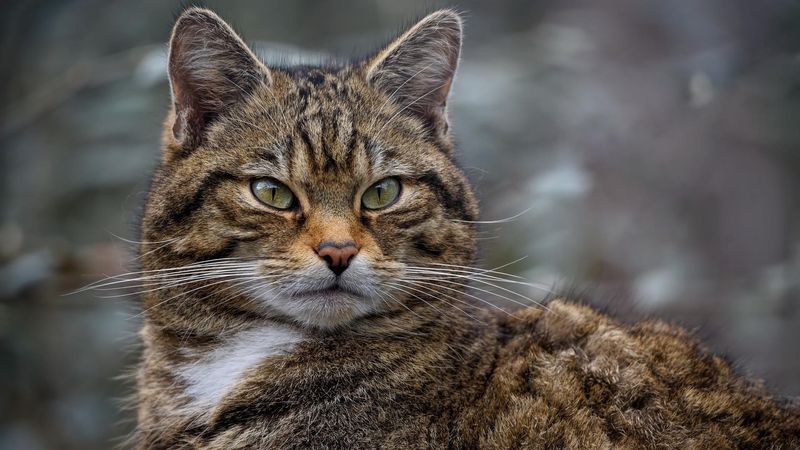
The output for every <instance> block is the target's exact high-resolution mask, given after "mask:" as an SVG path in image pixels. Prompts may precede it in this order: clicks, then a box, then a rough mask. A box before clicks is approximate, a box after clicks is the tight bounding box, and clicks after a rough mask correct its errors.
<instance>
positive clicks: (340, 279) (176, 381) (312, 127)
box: [128, 8, 800, 449]
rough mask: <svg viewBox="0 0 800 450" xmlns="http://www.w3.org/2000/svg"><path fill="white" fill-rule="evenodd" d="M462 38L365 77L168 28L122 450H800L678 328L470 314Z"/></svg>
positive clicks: (193, 14)
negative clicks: (163, 105)
mask: <svg viewBox="0 0 800 450" xmlns="http://www.w3.org/2000/svg"><path fill="white" fill-rule="evenodd" d="M461 39H462V21H461V19H460V17H459V15H458V14H457V13H456V12H454V11H451V10H441V11H437V12H434V13H432V14H430V15H428V16H427V17H425V18H423V19H422V20H421V21H419V22H418V23H416V24H415V25H414V26H412V27H411V28H409V29H408V30H406V31H405V32H403V33H402V34H400V35H399V36H398V37H397V38H396V39H394V40H393V41H391V42H390V43H389V44H388V45H387V46H385V47H384V48H382V49H381V50H380V51H378V52H376V53H375V54H373V55H371V56H369V57H366V58H364V59H362V60H357V61H350V62H346V63H336V62H329V63H327V64H323V65H319V66H310V65H309V66H295V67H277V66H270V67H267V66H266V65H265V64H264V63H263V62H262V61H260V60H259V58H258V57H256V55H255V54H254V53H253V52H252V51H251V50H250V49H249V48H248V46H247V45H246V44H245V43H244V42H243V41H242V40H241V39H240V38H239V36H238V35H237V34H236V33H235V32H234V31H233V30H232V29H231V27H230V26H229V25H227V24H226V23H225V22H224V21H223V20H222V19H221V18H219V17H218V16H217V15H216V14H214V13H213V12H211V11H208V10H206V9H200V8H190V9H188V10H186V11H185V12H184V13H183V14H182V15H181V16H180V17H179V18H178V19H177V22H176V24H175V26H174V29H173V32H172V36H171V40H170V47H169V60H168V71H169V80H170V87H171V93H172V100H173V104H172V107H171V111H170V112H169V115H168V117H167V120H166V123H165V127H164V133H163V153H162V158H161V161H160V165H159V167H158V168H157V170H156V173H155V175H154V177H153V179H152V184H151V187H150V191H149V194H148V197H147V200H146V204H145V209H144V215H143V220H142V223H141V236H142V244H141V245H140V249H139V251H140V260H141V263H142V265H143V271H141V272H140V273H138V274H137V276H136V278H135V279H134V280H135V282H136V283H140V284H141V285H143V286H146V287H147V289H145V292H144V294H143V298H142V302H143V306H142V307H143V315H144V318H145V319H144V324H143V327H142V330H141V333H140V335H141V339H142V341H143V343H144V351H143V357H142V360H141V364H140V366H139V369H138V374H137V383H138V389H137V405H138V419H137V430H136V434H135V438H134V439H135V442H136V443H135V446H136V447H137V448H142V449H145V448H146V449H167V448H169V449H188V448H203V449H244V448H264V449H307V448H328V449H340V448H341V449H362V448H369V449H374V448H384V449H418V448H419V449H440V448H441V449H443V448H448V449H473V448H483V449H516V448H525V449H528V448H530V449H539V448H545V449H561V448H564V449H609V448H623V449H640V448H653V449H655V448H690V449H722V448H774V449H779V448H782V449H790V448H800V409H798V405H797V403H796V402H794V403H792V402H790V401H788V400H780V399H777V398H775V397H773V396H771V395H770V394H769V393H768V392H767V391H766V390H765V389H764V388H763V387H762V386H761V384H759V383H758V382H756V381H751V380H748V379H745V378H742V377H740V376H738V375H737V374H736V373H735V371H734V369H733V368H732V366H731V364H729V363H728V362H726V360H724V359H723V358H721V357H719V356H716V355H714V354H711V353H709V352H708V351H707V350H705V349H704V347H703V346H702V345H701V344H700V343H698V342H697V341H696V340H695V339H694V338H693V337H692V336H691V335H690V334H689V333H687V332H686V331H684V330H682V329H681V328H678V327H675V326H672V325H668V324H665V323H663V322H660V321H655V320H648V321H644V322H640V323H635V324H633V325H625V324H622V323H620V322H619V321H616V320H615V319H613V318H611V317H608V316H606V315H604V314H601V313H599V312H597V311H595V310H593V309H592V308H591V307H589V306H586V305H583V304H581V303H579V302H576V301H572V300H569V299H564V298H554V299H552V300H551V301H549V302H548V303H547V304H545V305H534V306H529V307H526V308H524V309H519V310H517V311H514V312H513V313H508V312H502V311H498V310H497V308H493V307H491V306H490V305H487V303H488V301H487V299H485V298H483V297H481V295H480V294H481V293H482V292H486V291H487V290H486V289H483V290H481V286H484V287H486V285H487V284H501V283H503V282H505V281H507V278H506V277H505V275H504V274H502V273H499V272H495V271H492V270H484V269H478V268H475V267H474V260H475V255H476V221H477V219H478V205H477V202H476V198H475V195H474V194H473V191H472V188H471V186H470V185H469V183H468V181H467V179H466V177H465V175H464V173H463V172H462V171H461V169H460V168H459V167H458V165H457V164H456V162H455V156H454V144H453V141H452V138H451V135H450V132H449V130H448V119H447V114H446V106H447V99H448V93H449V91H450V86H451V83H452V80H453V77H454V75H455V72H456V67H457V64H458V60H459V53H460V48H461ZM128 281H131V280H128ZM469 283H472V284H473V285H474V289H472V290H470V289H468V287H467V285H468V284H469ZM509 295H511V294H509Z"/></svg>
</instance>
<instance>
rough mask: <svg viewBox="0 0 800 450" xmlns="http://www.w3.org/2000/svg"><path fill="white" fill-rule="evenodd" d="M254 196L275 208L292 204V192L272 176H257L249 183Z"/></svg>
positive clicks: (287, 206)
mask: <svg viewBox="0 0 800 450" xmlns="http://www.w3.org/2000/svg"><path fill="white" fill-rule="evenodd" d="M250 189H251V190H252V191H253V195H255V196H256V198H257V199H258V200H259V201H260V202H262V203H264V204H266V205H269V206H271V207H273V208H276V209H289V208H291V207H292V206H293V205H294V194H293V193H292V191H291V189H289V188H288V187H286V185H285V184H283V183H281V182H280V181H278V180H274V179H272V178H259V179H257V180H253V182H252V183H250Z"/></svg>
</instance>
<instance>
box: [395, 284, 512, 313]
mask: <svg viewBox="0 0 800 450" xmlns="http://www.w3.org/2000/svg"><path fill="white" fill-rule="evenodd" d="M404 281H406V282H409V283H422V284H427V285H430V286H431V287H432V288H442V289H447V290H450V291H455V292H458V293H459V294H463V295H466V296H468V297H470V298H473V299H475V300H478V301H480V302H483V303H486V304H487V305H489V306H491V307H493V308H495V309H497V310H498V311H501V312H503V313H505V314H508V315H509V316H514V313H512V312H510V311H507V310H505V309H503V308H501V307H499V306H497V305H495V304H494V303H492V302H490V301H488V300H486V299H483V298H480V297H478V296H476V295H472V294H470V293H469V292H464V291H462V290H460V289H456V288H451V287H448V286H441V285H438V284H436V283H430V282H427V281H421V280H408V279H407V280H404ZM467 287H469V286H467ZM432 290H434V291H435V292H438V291H436V290H435V289H432ZM438 293H439V294H442V295H444V293H442V292H438ZM461 301H462V302H464V301H463V300H461ZM464 303H466V302H464Z"/></svg>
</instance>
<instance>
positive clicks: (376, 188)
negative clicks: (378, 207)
mask: <svg viewBox="0 0 800 450" xmlns="http://www.w3.org/2000/svg"><path fill="white" fill-rule="evenodd" d="M375 190H376V191H378V201H381V192H382V191H383V188H381V187H380V186H376V187H375Z"/></svg>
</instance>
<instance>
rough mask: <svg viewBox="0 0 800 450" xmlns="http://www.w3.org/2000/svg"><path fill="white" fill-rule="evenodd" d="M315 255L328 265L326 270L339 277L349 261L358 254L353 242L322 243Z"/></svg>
mask: <svg viewBox="0 0 800 450" xmlns="http://www.w3.org/2000/svg"><path fill="white" fill-rule="evenodd" d="M316 250H317V254H318V255H319V257H320V258H322V259H324V260H325V262H326V263H328V268H329V269H331V271H332V272H333V273H335V274H336V276H339V275H341V274H342V272H344V271H345V270H347V266H348V265H350V261H351V260H352V259H353V257H355V256H356V255H357V254H358V247H356V243H355V242H353V241H347V242H332V241H324V242H321V243H320V244H319V247H317V249H316Z"/></svg>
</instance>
